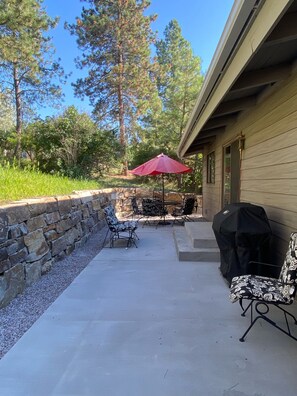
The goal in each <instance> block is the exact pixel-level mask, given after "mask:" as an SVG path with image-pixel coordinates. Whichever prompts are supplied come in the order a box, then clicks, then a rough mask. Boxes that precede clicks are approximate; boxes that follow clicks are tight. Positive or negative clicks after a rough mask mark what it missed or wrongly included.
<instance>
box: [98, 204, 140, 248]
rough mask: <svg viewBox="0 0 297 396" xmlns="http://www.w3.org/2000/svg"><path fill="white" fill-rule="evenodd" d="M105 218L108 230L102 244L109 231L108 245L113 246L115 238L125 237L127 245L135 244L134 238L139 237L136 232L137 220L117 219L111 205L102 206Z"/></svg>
mask: <svg viewBox="0 0 297 396" xmlns="http://www.w3.org/2000/svg"><path fill="white" fill-rule="evenodd" d="M104 214H105V219H106V222H107V225H108V232H107V234H106V236H105V240H104V244H105V241H106V238H107V236H108V234H109V232H110V243H109V247H113V246H114V241H115V240H117V239H126V240H127V247H130V246H132V245H134V246H135V247H137V245H136V241H135V240H136V239H139V238H138V236H137V234H136V229H137V227H138V224H137V221H133V220H127V221H119V220H118V218H117V216H116V214H115V210H114V207H113V206H112V205H109V206H107V207H106V208H104Z"/></svg>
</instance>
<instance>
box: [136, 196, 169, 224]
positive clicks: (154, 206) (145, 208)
mask: <svg viewBox="0 0 297 396" xmlns="http://www.w3.org/2000/svg"><path fill="white" fill-rule="evenodd" d="M142 214H143V217H144V218H145V221H144V222H143V226H144V225H145V224H148V225H150V224H151V220H152V218H154V217H159V218H162V217H163V218H164V217H165V216H166V215H167V214H168V211H167V210H166V208H164V205H163V202H162V200H160V199H151V198H143V200H142Z"/></svg>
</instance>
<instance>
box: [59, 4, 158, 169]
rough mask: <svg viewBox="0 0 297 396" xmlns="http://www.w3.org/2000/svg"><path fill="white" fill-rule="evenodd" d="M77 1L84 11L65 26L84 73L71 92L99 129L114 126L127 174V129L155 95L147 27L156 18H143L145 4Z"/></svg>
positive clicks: (149, 32)
mask: <svg viewBox="0 0 297 396" xmlns="http://www.w3.org/2000/svg"><path fill="white" fill-rule="evenodd" d="M83 1H85V2H87V3H89V8H88V9H86V8H83V11H82V15H81V18H80V19H77V23H76V24H75V25H68V26H67V27H68V28H69V30H70V32H71V33H72V34H75V35H76V36H77V42H78V45H79V47H80V48H81V49H82V51H83V56H82V58H81V59H80V60H78V66H79V67H80V68H81V69H83V68H87V69H88V76H87V77H85V78H82V79H79V80H78V81H77V83H76V84H75V91H76V94H77V95H78V96H81V97H83V96H87V97H89V99H90V103H91V104H92V105H93V106H94V115H95V116H96V118H97V119H98V120H99V121H100V122H101V123H109V125H112V126H115V125H117V126H118V130H119V141H120V143H121V146H122V149H123V155H124V173H127V146H128V144H129V138H130V136H131V127H132V125H133V124H134V123H135V120H138V119H139V117H141V116H142V115H143V114H144V113H145V112H146V110H147V107H148V103H149V99H150V97H151V95H152V94H153V93H154V90H155V89H156V88H155V84H154V82H153V81H152V72H153V65H152V63H151V59H150V44H151V43H152V42H153V41H154V35H153V33H152V31H151V28H150V24H151V22H152V21H153V20H154V19H155V18H156V17H155V16H144V11H145V10H146V9H147V7H148V6H149V4H150V2H149V1H148V0H83Z"/></svg>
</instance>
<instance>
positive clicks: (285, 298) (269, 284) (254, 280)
mask: <svg viewBox="0 0 297 396" xmlns="http://www.w3.org/2000/svg"><path fill="white" fill-rule="evenodd" d="M256 264H257V265H259V264H260V265H269V266H271V264H264V263H256ZM296 286H297V232H293V233H292V234H291V236H290V242H289V248H288V251H287V254H286V257H285V260H284V264H283V266H282V267H281V271H280V275H279V277H278V279H275V278H270V277H264V276H259V275H241V276H237V277H234V278H233V279H232V282H231V288H230V300H231V301H232V302H236V301H239V303H240V306H241V308H242V310H243V312H242V314H241V315H242V316H245V314H246V312H247V311H248V310H249V309H250V314H251V322H250V325H249V327H248V329H247V330H246V332H245V333H244V334H243V336H242V337H241V338H240V339H239V340H240V341H242V342H243V341H244V338H245V336H246V335H247V333H248V332H249V331H250V330H251V328H252V327H253V326H254V324H255V323H256V322H257V320H258V319H263V320H265V321H266V322H268V323H270V324H271V325H272V326H274V327H276V328H277V329H279V330H280V331H282V332H283V333H285V334H287V335H288V336H289V337H291V338H293V339H294V340H296V341H297V338H296V337H294V336H293V335H292V334H291V330H290V327H289V322H288V318H287V316H290V317H291V318H292V319H293V320H294V323H295V324H297V320H296V318H295V316H294V315H292V314H291V313H290V312H288V311H287V310H286V309H285V308H283V306H284V305H290V304H292V303H293V302H294V299H295V294H296ZM243 300H248V301H249V304H248V305H247V307H246V308H245V309H244V307H243ZM270 306H274V307H276V308H278V309H279V310H280V311H281V312H282V313H283V314H284V317H285V322H286V327H280V326H279V325H278V324H277V323H276V322H275V321H273V320H272V319H271V318H270V317H268V316H267V314H268V313H269V309H270ZM254 310H255V312H254ZM254 313H255V314H256V315H257V316H255V317H254Z"/></svg>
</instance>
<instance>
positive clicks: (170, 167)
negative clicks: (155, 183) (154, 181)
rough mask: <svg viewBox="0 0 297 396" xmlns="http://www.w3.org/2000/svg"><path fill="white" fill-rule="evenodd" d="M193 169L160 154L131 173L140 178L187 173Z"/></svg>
mask: <svg viewBox="0 0 297 396" xmlns="http://www.w3.org/2000/svg"><path fill="white" fill-rule="evenodd" d="M191 171H192V169H191V168H188V167H187V166H185V165H184V164H181V163H180V162H178V161H175V160H174V159H172V158H170V157H168V156H167V155H165V154H163V153H162V154H159V155H157V156H156V157H154V158H152V159H151V160H149V161H147V162H145V163H144V164H142V165H139V166H138V167H137V168H135V169H132V170H131V173H133V175H138V176H147V175H159V174H163V173H187V172H191Z"/></svg>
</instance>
